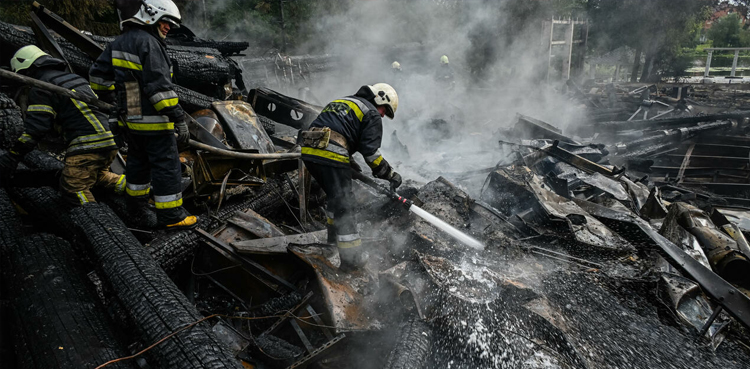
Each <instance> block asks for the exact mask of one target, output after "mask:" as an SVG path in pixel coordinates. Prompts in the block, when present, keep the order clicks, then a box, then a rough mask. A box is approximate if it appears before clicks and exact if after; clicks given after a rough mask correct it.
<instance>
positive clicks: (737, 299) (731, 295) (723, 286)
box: [572, 198, 750, 328]
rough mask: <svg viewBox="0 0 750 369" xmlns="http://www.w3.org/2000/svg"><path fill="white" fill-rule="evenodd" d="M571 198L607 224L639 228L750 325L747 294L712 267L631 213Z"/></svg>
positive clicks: (665, 254) (678, 264)
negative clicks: (621, 224) (709, 267)
mask: <svg viewBox="0 0 750 369" xmlns="http://www.w3.org/2000/svg"><path fill="white" fill-rule="evenodd" d="M572 200H573V201H574V202H575V203H576V204H578V206H580V207H581V208H583V209H584V210H586V212H588V213H589V214H591V215H592V216H594V217H596V218H597V219H599V220H600V221H602V222H603V223H604V224H606V225H607V226H610V225H611V226H612V227H614V228H618V227H617V225H616V224H617V223H626V224H628V225H631V226H635V227H637V228H638V229H640V231H641V232H642V233H643V235H645V236H646V237H647V238H648V239H650V240H651V241H652V243H653V244H654V245H656V246H657V247H658V251H660V253H661V254H662V255H664V256H665V257H666V258H667V260H668V261H669V262H670V264H672V265H673V266H674V267H675V268H677V269H679V270H681V271H682V272H684V273H685V275H687V276H688V277H689V278H691V279H693V280H694V281H695V282H697V283H698V285H700V286H701V288H702V289H703V291H704V292H705V293H706V294H707V295H708V296H710V297H711V298H712V299H713V300H714V301H715V302H716V303H717V304H719V305H721V306H722V307H724V309H725V310H726V311H727V313H729V314H730V315H731V316H732V317H734V318H735V319H737V321H738V322H740V323H741V324H742V325H744V326H745V327H746V328H750V298H749V297H748V296H746V295H745V294H743V293H742V292H740V291H739V290H738V289H737V288H735V287H734V286H733V285H731V284H730V283H729V282H727V281H726V280H724V279H723V278H721V277H720V276H718V275H717V274H716V273H714V272H713V271H712V270H710V269H708V268H706V267H705V266H704V265H703V264H701V263H700V262H698V261H697V260H695V259H693V257H692V256H690V255H688V254H687V253H686V252H685V251H683V250H682V249H681V248H679V247H678V246H676V245H675V244H674V243H672V242H671V241H669V240H668V239H666V238H664V236H662V235H660V234H659V233H658V232H656V231H655V230H654V229H653V228H651V226H650V225H649V224H648V223H646V222H645V221H644V220H642V219H640V218H637V217H636V216H634V215H632V214H626V213H622V212H619V211H615V210H612V209H609V208H607V207H604V206H601V205H598V204H594V203H592V202H588V201H584V200H579V199H576V198H573V199H572ZM613 223H614V224H613ZM618 233H620V234H623V235H629V236H634V235H633V234H628V232H618Z"/></svg>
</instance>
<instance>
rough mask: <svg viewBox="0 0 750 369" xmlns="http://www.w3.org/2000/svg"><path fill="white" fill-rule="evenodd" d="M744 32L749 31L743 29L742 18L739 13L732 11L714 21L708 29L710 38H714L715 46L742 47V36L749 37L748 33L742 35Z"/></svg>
mask: <svg viewBox="0 0 750 369" xmlns="http://www.w3.org/2000/svg"><path fill="white" fill-rule="evenodd" d="M742 33H747V31H745V30H743V29H742V19H740V16H739V14H737V13H732V14H728V15H726V16H724V17H721V18H719V19H718V20H717V21H716V22H714V24H713V26H711V29H710V30H709V31H708V38H709V39H711V40H713V44H714V46H715V47H741V46H743V45H742V38H744V39H746V40H747V39H748V37H747V36H746V35H745V36H744V37H743V36H741V34H742Z"/></svg>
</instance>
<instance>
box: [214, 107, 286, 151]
mask: <svg viewBox="0 0 750 369" xmlns="http://www.w3.org/2000/svg"><path fill="white" fill-rule="evenodd" d="M212 106H213V108H214V110H216V113H217V114H218V115H219V118H220V119H221V121H222V122H223V123H224V128H226V130H227V132H228V134H229V136H231V137H232V138H233V139H234V141H235V142H236V144H237V145H238V148H239V149H242V150H254V151H255V150H257V151H256V152H259V153H261V154H267V153H273V152H276V147H275V146H274V145H273V142H271V138H270V137H268V133H266V130H265V129H264V128H263V125H261V124H260V123H259V122H258V116H257V115H256V114H255V110H253V107H252V106H251V105H250V104H248V103H246V102H244V101H240V100H230V101H215V102H213V103H212Z"/></svg>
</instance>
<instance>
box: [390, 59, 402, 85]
mask: <svg viewBox="0 0 750 369" xmlns="http://www.w3.org/2000/svg"><path fill="white" fill-rule="evenodd" d="M390 78H391V81H390V83H391V85H392V86H396V87H403V85H404V82H405V81H406V74H405V73H404V70H403V69H401V63H399V62H398V61H394V62H393V63H391V77H390Z"/></svg>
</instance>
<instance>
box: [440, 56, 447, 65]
mask: <svg viewBox="0 0 750 369" xmlns="http://www.w3.org/2000/svg"><path fill="white" fill-rule="evenodd" d="M440 64H448V55H443V56H441V57H440Z"/></svg>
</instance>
